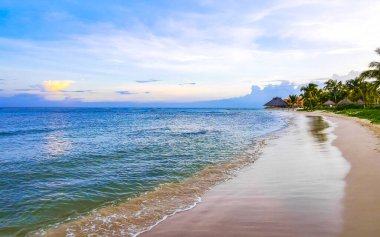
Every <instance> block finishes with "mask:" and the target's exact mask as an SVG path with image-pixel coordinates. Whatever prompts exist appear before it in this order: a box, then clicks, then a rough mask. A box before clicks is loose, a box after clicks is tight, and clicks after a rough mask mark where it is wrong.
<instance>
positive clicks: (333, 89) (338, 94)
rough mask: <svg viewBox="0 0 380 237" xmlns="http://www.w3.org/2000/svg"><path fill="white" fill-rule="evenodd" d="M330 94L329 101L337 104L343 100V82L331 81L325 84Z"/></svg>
mask: <svg viewBox="0 0 380 237" xmlns="http://www.w3.org/2000/svg"><path fill="white" fill-rule="evenodd" d="M323 89H325V90H326V91H327V92H328V93H329V97H330V98H329V99H330V100H332V101H334V102H335V103H337V102H338V101H339V100H341V99H343V97H344V95H343V94H344V93H343V83H342V82H341V81H339V82H338V81H337V80H333V79H330V80H328V81H326V82H325V87H324V88H323Z"/></svg>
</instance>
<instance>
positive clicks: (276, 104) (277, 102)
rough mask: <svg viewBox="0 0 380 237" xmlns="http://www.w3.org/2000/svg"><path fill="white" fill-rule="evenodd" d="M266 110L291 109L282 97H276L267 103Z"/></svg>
mask: <svg viewBox="0 0 380 237" xmlns="http://www.w3.org/2000/svg"><path fill="white" fill-rule="evenodd" d="M264 106H265V109H279V108H289V105H288V104H287V103H286V102H285V101H283V100H282V99H281V98H280V97H274V98H273V99H272V100H271V101H269V102H267V103H266V104H265V105H264Z"/></svg>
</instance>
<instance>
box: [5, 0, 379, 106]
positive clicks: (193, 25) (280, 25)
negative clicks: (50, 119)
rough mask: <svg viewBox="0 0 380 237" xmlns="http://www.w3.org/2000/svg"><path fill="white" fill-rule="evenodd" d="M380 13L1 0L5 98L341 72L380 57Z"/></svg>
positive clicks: (374, 5) (113, 95)
mask: <svg viewBox="0 0 380 237" xmlns="http://www.w3.org/2000/svg"><path fill="white" fill-rule="evenodd" d="M379 12H380V2H379V1H370V0H364V1H353V0H345V1H343V0H331V1H316V0H288V1H253V0H251V1H244V0H243V1H228V0H226V1H213V0H200V1H77V0H67V1H43V0H39V1H17V0H13V1H7V0H0V55H1V57H0V78H1V79H2V80H0V97H2V98H5V97H9V98H11V97H17V96H18V95H20V94H29V95H31V96H32V97H33V96H34V98H39V99H40V100H41V99H42V100H46V101H58V102H59V101H63V102H64V101H68V100H73V101H82V102H113V101H129V102H138V103H140V102H170V103H172V102H180V103H182V102H192V101H207V100H220V99H225V98H233V97H242V96H245V95H248V94H250V93H251V88H252V86H253V85H255V86H259V87H260V88H263V87H265V86H268V85H270V84H272V85H276V84H277V85H279V84H280V85H281V82H282V81H284V80H285V81H289V82H290V83H292V84H294V85H295V86H296V85H299V84H302V83H305V82H308V81H310V80H314V79H321V78H330V77H332V75H333V74H338V75H346V74H348V73H349V72H350V71H352V70H353V71H356V72H359V71H362V70H364V69H366V68H367V65H368V63H369V62H370V61H372V60H376V54H375V53H374V52H373V51H374V49H375V48H377V47H380V45H379V42H380V31H379V30H378V29H379V28H380V14H378V13H379ZM17 98H20V96H18V97H17ZM18 103H20V105H21V104H22V100H21V101H20V102H18Z"/></svg>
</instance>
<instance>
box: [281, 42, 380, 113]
mask: <svg viewBox="0 0 380 237" xmlns="http://www.w3.org/2000/svg"><path fill="white" fill-rule="evenodd" d="M375 52H376V53H377V54H378V55H379V56H380V48H378V49H376V50H375ZM300 101H302V103H303V106H304V108H305V109H308V110H313V109H315V108H317V107H320V106H324V105H325V106H330V105H331V106H333V105H336V107H337V108H354V107H362V108H369V107H378V106H379V102H380V62H371V63H370V64H369V69H368V70H366V71H364V72H362V73H361V74H360V75H359V76H358V77H356V78H353V79H351V80H347V81H346V82H342V81H337V80H332V79H330V80H328V81H326V82H325V83H324V87H323V88H319V87H318V85H317V84H314V83H309V84H308V85H307V86H304V87H301V94H300V96H297V95H290V96H289V99H288V103H289V102H290V105H291V106H294V105H296V106H298V104H299V102H300ZM294 103H295V104H294Z"/></svg>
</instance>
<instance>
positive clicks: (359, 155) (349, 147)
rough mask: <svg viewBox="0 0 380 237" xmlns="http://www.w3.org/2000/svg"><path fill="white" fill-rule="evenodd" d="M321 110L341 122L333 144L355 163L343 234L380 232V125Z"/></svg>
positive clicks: (346, 205) (344, 216)
mask: <svg viewBox="0 0 380 237" xmlns="http://www.w3.org/2000/svg"><path fill="white" fill-rule="evenodd" d="M319 114H321V115H323V116H325V117H326V118H327V119H329V120H331V121H333V122H335V123H338V127H337V128H336V129H335V131H334V133H335V134H336V135H337V139H336V140H335V141H334V143H333V144H334V145H335V146H337V147H338V148H339V149H340V150H341V152H342V153H343V156H344V157H345V158H346V159H347V160H348V161H349V162H350V164H351V170H350V172H349V174H348V175H347V177H346V182H347V186H346V189H345V196H344V200H343V203H344V209H343V221H344V222H343V231H342V233H341V235H340V236H380V188H379V183H380V138H379V137H380V126H379V125H373V124H371V123H369V122H368V121H367V120H363V119H357V118H349V117H345V116H340V115H335V114H331V113H319Z"/></svg>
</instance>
